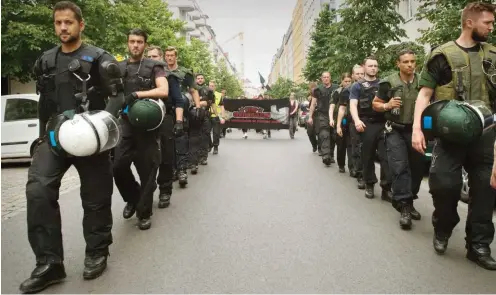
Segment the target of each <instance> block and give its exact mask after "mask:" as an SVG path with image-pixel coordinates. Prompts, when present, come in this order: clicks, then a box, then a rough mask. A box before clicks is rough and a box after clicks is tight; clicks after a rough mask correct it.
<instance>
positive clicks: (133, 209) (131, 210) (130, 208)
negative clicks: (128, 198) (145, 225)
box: [122, 203, 136, 219]
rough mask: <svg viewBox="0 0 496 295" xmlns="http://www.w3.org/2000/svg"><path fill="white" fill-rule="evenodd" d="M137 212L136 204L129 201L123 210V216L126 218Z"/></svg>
mask: <svg viewBox="0 0 496 295" xmlns="http://www.w3.org/2000/svg"><path fill="white" fill-rule="evenodd" d="M135 212H136V205H135V204H131V203H127V205H126V207H124V211H122V216H123V217H124V219H129V218H131V217H133V215H134V213H135Z"/></svg>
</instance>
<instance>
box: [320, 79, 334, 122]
mask: <svg viewBox="0 0 496 295" xmlns="http://www.w3.org/2000/svg"><path fill="white" fill-rule="evenodd" d="M333 90H334V89H333V87H332V85H331V86H329V88H326V87H324V86H323V85H320V86H319V87H317V89H315V92H316V93H315V95H316V96H317V107H316V109H317V111H318V112H319V113H320V114H322V115H324V116H326V117H328V116H329V105H330V104H331V94H332V92H333Z"/></svg>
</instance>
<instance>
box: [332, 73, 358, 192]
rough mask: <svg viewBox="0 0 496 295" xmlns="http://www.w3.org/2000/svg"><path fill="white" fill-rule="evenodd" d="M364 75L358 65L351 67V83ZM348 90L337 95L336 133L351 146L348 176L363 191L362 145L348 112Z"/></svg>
mask: <svg viewBox="0 0 496 295" xmlns="http://www.w3.org/2000/svg"><path fill="white" fill-rule="evenodd" d="M364 75H365V72H364V69H363V67H362V66H360V65H355V66H353V69H352V71H351V79H352V80H353V82H357V81H359V80H361V79H363V76H364ZM350 88H351V85H350V86H348V87H346V88H344V89H343V90H342V91H341V93H340V95H339V112H338V122H339V121H341V126H339V125H338V126H337V130H336V133H337V134H338V136H340V137H343V138H346V137H348V140H349V141H350V144H351V167H349V168H350V176H351V177H356V178H357V181H358V188H359V189H365V182H363V177H362V157H361V150H362V143H361V141H360V134H359V133H358V131H357V130H356V128H355V123H354V122H353V118H352V117H351V112H350V103H349V102H350Z"/></svg>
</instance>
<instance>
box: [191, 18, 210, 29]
mask: <svg viewBox="0 0 496 295" xmlns="http://www.w3.org/2000/svg"><path fill="white" fill-rule="evenodd" d="M194 22H195V24H196V26H197V27H204V26H206V25H207V23H206V22H205V19H204V18H201V19H196V20H194Z"/></svg>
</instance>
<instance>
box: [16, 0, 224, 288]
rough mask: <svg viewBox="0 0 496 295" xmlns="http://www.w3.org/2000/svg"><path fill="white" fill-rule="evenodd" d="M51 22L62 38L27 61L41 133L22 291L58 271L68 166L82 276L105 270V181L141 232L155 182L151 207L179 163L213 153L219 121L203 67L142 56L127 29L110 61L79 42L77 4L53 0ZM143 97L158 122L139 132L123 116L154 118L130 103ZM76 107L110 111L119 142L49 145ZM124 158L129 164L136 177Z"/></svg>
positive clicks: (140, 43) (48, 281) (184, 179)
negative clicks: (77, 199)
mask: <svg viewBox="0 0 496 295" xmlns="http://www.w3.org/2000/svg"><path fill="white" fill-rule="evenodd" d="M53 19H54V25H55V32H56V34H57V36H58V37H59V39H60V42H61V44H60V46H57V47H55V48H53V49H51V50H48V51H46V52H44V53H43V54H42V55H41V57H40V58H39V59H38V60H37V61H36V64H35V74H36V76H37V77H38V80H37V92H39V94H40V103H39V115H40V139H39V143H38V145H37V146H36V148H35V152H34V155H33V160H32V165H31V167H30V168H29V172H28V182H27V185H26V197H27V223H28V239H29V242H30V245H31V248H32V249H33V252H34V254H35V256H36V267H35V269H34V270H33V271H32V273H31V276H30V277H29V278H28V279H27V280H25V281H24V282H23V283H22V284H21V285H20V291H21V292H22V293H34V292H39V291H41V290H43V289H45V288H46V287H48V286H49V285H52V284H55V283H59V282H61V281H62V280H63V279H64V278H65V277H66V273H65V269H64V264H63V261H64V253H63V246H62V230H61V216H60V208H59V205H58V197H59V188H60V184H61V180H62V177H63V176H64V174H65V172H66V171H67V170H68V169H69V167H70V166H71V165H74V166H75V168H76V169H77V170H78V173H79V177H80V182H81V199H82V206H83V209H84V218H83V233H84V238H85V240H86V251H85V253H86V257H85V260H84V270H83V277H84V279H88V280H90V279H95V278H97V277H99V276H100V275H101V274H102V273H103V271H104V270H105V269H106V267H107V256H108V255H109V246H110V245H111V244H112V233H111V230H112V224H113V221H112V212H111V203H112V193H113V182H114V179H115V183H116V186H117V189H118V190H119V193H120V194H121V196H122V198H123V200H124V201H125V202H126V206H125V208H124V210H123V217H124V218H125V219H128V218H131V217H132V216H133V215H134V214H135V213H136V217H137V218H138V227H139V229H141V230H147V229H149V228H150V227H151V216H152V205H153V194H154V192H155V190H156V189H157V184H158V188H159V191H160V194H159V202H158V207H159V208H166V207H168V206H169V204H170V199H171V195H172V184H173V182H174V180H176V179H177V180H178V181H179V184H180V186H181V187H185V186H186V185H187V183H188V173H187V170H188V169H190V170H191V173H192V174H197V173H198V168H199V165H207V159H208V155H209V152H210V151H211V150H212V149H213V150H214V151H213V153H214V154H217V153H218V147H219V138H220V134H221V124H223V123H224V122H225V121H224V119H223V118H222V115H223V113H224V108H223V105H222V99H223V95H221V94H220V93H218V92H216V91H215V90H216V89H215V82H214V81H210V83H209V86H206V85H205V77H204V76H203V75H202V74H197V75H196V81H195V76H193V73H192V72H191V70H189V69H186V68H184V67H180V66H178V64H177V57H178V50H177V49H176V48H174V47H168V48H166V49H165V62H164V61H163V58H164V57H163V51H162V50H161V48H159V47H155V46H151V47H150V48H149V49H148V52H147V56H148V58H145V56H144V53H145V48H146V47H147V39H148V36H147V34H146V32H144V31H143V30H141V29H133V30H131V31H129V33H128V35H127V41H128V42H127V45H128V50H129V56H130V58H129V59H127V60H124V61H121V62H117V61H116V60H115V58H114V57H113V56H112V55H110V54H109V53H107V52H106V51H105V50H103V49H100V48H98V47H95V46H92V45H89V44H85V43H83V42H82V40H81V34H82V32H83V30H84V28H85V22H84V21H83V16H82V12H81V9H80V8H79V7H78V6H77V5H75V4H74V3H72V2H70V1H61V2H58V3H57V4H56V5H55V6H54V9H53ZM75 65H77V66H75ZM81 77H83V78H81ZM145 100H155V102H158V103H156V105H160V104H162V102H164V103H163V104H162V105H163V108H162V110H165V111H162V112H159V114H162V117H161V118H159V119H160V122H161V123H160V125H159V126H158V127H157V128H153V129H143V128H139V127H138V125H136V124H133V122H132V118H134V117H135V116H136V114H138V119H139V121H140V122H139V124H146V122H147V120H152V119H153V116H154V114H153V112H151V111H150V109H153V107H150V105H144V104H142V105H140V106H138V102H139V101H145ZM82 106H85V108H83V107H82ZM131 107H132V108H131ZM78 110H83V111H86V112H87V114H91V112H92V111H96V112H98V111H100V112H101V111H103V110H104V111H106V112H108V113H109V115H112V116H113V117H114V118H118V125H119V126H120V128H119V130H120V140H119V141H118V143H117V145H116V146H115V148H114V149H113V151H112V150H103V149H102V150H101V152H99V153H97V152H95V154H93V155H91V156H84V157H76V156H71V155H70V154H68V153H62V152H59V153H56V152H55V151H56V150H57V149H56V146H57V144H56V143H57V142H58V141H57V140H59V139H60V138H58V137H60V136H61V135H60V134H61V133H62V130H61V129H60V132H59V135H58V137H57V136H54V134H55V133H53V131H48V132H47V130H48V129H49V126H59V127H60V125H61V122H63V121H64V120H67V119H73V118H74V114H75V113H79V112H78ZM88 111H89V112H88ZM131 112H133V114H131ZM71 114H72V115H71ZM88 117H89V116H88ZM61 118H62V119H61ZM85 118H87V117H85ZM54 122H55V123H54ZM57 124H58V125H57ZM92 126H93V127H94V125H92ZM212 131H213V136H214V138H213V140H212V138H211V132H212ZM95 132H96V131H95ZM116 142H117V141H116ZM98 147H99V148H100V142H99V143H98ZM57 151H61V150H60V149H59V150H57ZM131 164H134V166H135V167H136V170H137V173H138V176H139V180H140V181H139V183H138V182H137V181H136V179H135V177H134V174H133V172H132V170H131ZM176 171H177V178H176V177H175V176H176ZM157 174H158V177H157Z"/></svg>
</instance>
